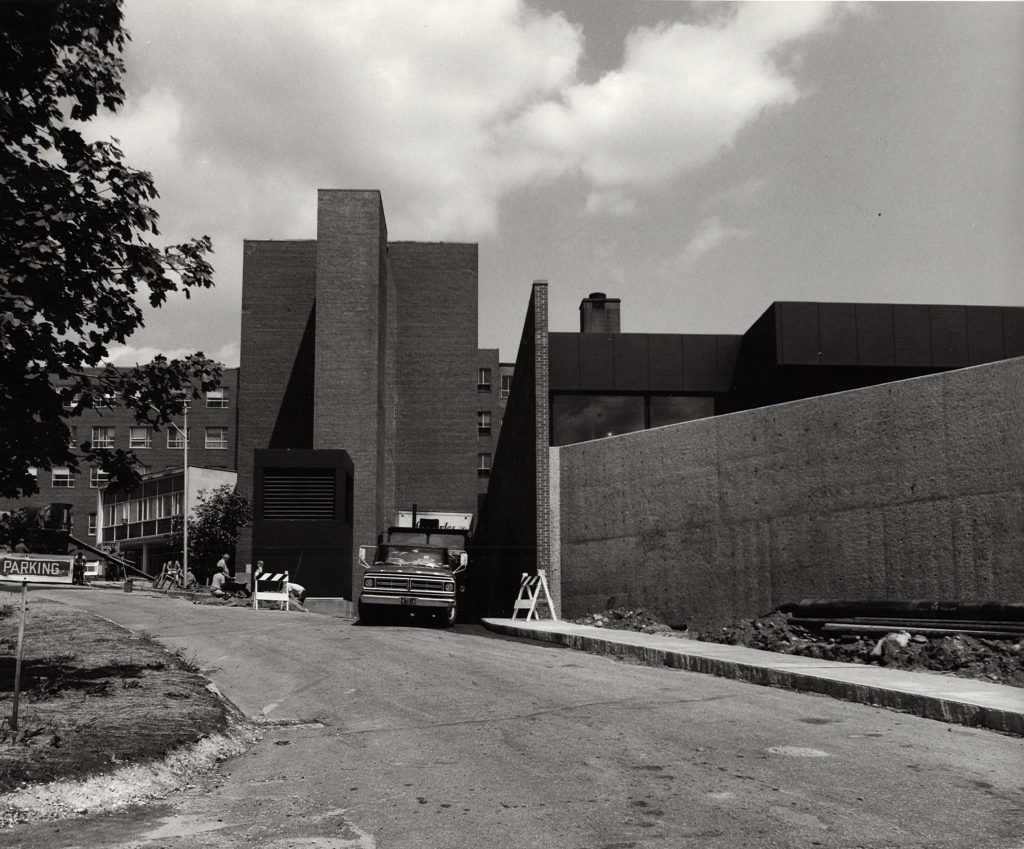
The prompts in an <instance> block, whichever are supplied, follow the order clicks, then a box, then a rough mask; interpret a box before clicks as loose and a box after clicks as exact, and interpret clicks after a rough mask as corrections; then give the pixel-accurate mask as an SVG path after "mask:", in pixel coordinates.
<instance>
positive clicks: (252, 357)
mask: <svg viewBox="0 0 1024 849" xmlns="http://www.w3.org/2000/svg"><path fill="white" fill-rule="evenodd" d="M315 308H316V242H315V241H312V240H309V241H281V242H270V241H246V242H245V244H244V254H243V261H242V336H241V376H240V379H239V392H238V417H239V428H240V430H239V435H238V489H239V492H241V493H242V494H244V495H245V496H246V497H247V498H249V499H252V476H253V451H254V450H255V449H257V448H312V447H313V382H312V380H313V367H314V362H313V359H314V328H315V321H316V309H315ZM251 560H252V534H251V528H245V529H244V530H243V532H242V533H241V535H240V539H239V546H238V560H237V562H238V563H239V564H240V565H241V566H244V565H245V564H246V563H249V562H251Z"/></svg>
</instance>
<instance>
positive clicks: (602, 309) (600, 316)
mask: <svg viewBox="0 0 1024 849" xmlns="http://www.w3.org/2000/svg"><path fill="white" fill-rule="evenodd" d="M620 303H621V301H620V300H619V299H618V298H609V297H607V296H606V295H605V293H604V292H591V293H590V294H589V295H587V297H585V298H584V299H583V300H582V301H580V333H618V332H619V304H620Z"/></svg>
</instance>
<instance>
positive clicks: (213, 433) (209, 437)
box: [72, 425, 228, 451]
mask: <svg viewBox="0 0 1024 849" xmlns="http://www.w3.org/2000/svg"><path fill="white" fill-rule="evenodd" d="M188 435H189V439H190V441H189V445H191V444H192V442H191V436H192V428H189V429H188ZM76 437H77V431H76V430H74V429H73V430H72V441H73V442H74V441H76ZM91 437H92V438H91V440H90V441H91V442H92V447H93V448H113V447H114V442H115V440H116V438H117V428H115V427H111V426H109V425H101V426H98V427H94V428H93V429H92V434H91ZM128 447H129V448H152V447H153V428H151V427H144V426H143V427H130V428H128ZM167 447H168V448H184V447H185V434H184V432H183V431H182V430H180V429H179V428H178V427H177V426H175V425H172V426H171V427H170V428H168V430H167ZM204 447H206V448H209V449H210V450H212V451H226V450H227V449H228V429H227V428H226V427H221V426H217V427H208V428H206V440H205V443H204Z"/></svg>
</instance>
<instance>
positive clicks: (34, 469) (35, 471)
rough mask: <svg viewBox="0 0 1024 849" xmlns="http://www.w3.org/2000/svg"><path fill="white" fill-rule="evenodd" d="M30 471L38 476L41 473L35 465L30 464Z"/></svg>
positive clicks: (34, 475) (33, 475)
mask: <svg viewBox="0 0 1024 849" xmlns="http://www.w3.org/2000/svg"><path fill="white" fill-rule="evenodd" d="M28 473H29V474H30V475H32V477H37V476H38V475H39V469H37V468H36V467H35V466H29V467H28Z"/></svg>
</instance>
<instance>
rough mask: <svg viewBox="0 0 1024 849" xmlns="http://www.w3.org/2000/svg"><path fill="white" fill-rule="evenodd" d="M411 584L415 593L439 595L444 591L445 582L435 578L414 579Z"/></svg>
mask: <svg viewBox="0 0 1024 849" xmlns="http://www.w3.org/2000/svg"><path fill="white" fill-rule="evenodd" d="M409 584H410V589H412V591H413V592H423V593H439V592H443V591H444V581H438V580H435V579H433V578H413V579H412V580H411V581H410V582H409Z"/></svg>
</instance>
